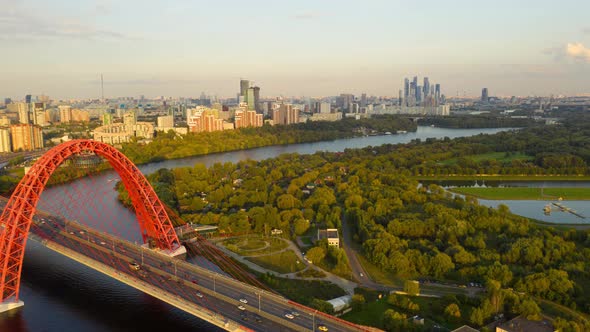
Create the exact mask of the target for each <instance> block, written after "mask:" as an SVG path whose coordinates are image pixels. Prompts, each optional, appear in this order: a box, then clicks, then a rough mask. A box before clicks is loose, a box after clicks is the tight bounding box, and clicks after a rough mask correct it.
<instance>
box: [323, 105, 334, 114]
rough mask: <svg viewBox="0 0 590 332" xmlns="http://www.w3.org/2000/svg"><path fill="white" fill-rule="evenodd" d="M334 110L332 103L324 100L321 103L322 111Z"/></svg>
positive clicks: (324, 112) (329, 111)
mask: <svg viewBox="0 0 590 332" xmlns="http://www.w3.org/2000/svg"><path fill="white" fill-rule="evenodd" d="M331 112H332V104H330V103H327V102H323V103H321V104H320V113H322V114H328V113H331Z"/></svg>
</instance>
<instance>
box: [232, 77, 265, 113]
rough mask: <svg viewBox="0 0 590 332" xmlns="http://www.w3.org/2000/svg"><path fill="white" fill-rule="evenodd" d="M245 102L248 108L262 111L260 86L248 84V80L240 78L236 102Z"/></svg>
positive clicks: (258, 111)
mask: <svg viewBox="0 0 590 332" xmlns="http://www.w3.org/2000/svg"><path fill="white" fill-rule="evenodd" d="M241 103H245V104H246V105H248V109H250V110H252V111H256V112H257V113H262V108H261V107H260V88H259V87H257V86H250V81H248V80H243V79H242V80H240V95H239V96H238V104H241Z"/></svg>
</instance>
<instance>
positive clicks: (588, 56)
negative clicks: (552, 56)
mask: <svg viewBox="0 0 590 332" xmlns="http://www.w3.org/2000/svg"><path fill="white" fill-rule="evenodd" d="M565 52H566V54H567V55H568V56H569V57H571V58H574V59H576V60H580V61H584V62H588V63H590V48H586V46H584V45H583V44H582V43H568V44H567V46H566V49H565Z"/></svg>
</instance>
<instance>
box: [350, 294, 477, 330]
mask: <svg viewBox="0 0 590 332" xmlns="http://www.w3.org/2000/svg"><path fill="white" fill-rule="evenodd" d="M410 298H411V301H412V302H414V303H417V304H418V305H419V306H420V311H419V312H417V313H410V312H407V311H404V310H402V309H400V308H397V307H395V306H392V305H391V304H389V303H387V297H385V298H383V299H381V300H378V301H369V302H367V303H366V304H365V305H364V306H363V307H362V309H360V310H352V311H350V312H348V313H346V314H344V315H342V316H341V317H340V318H342V319H344V320H347V321H349V322H353V323H356V324H360V325H367V326H373V327H377V328H381V329H382V328H383V313H385V311H386V310H387V309H393V310H395V311H397V312H401V313H405V314H406V316H407V317H408V318H409V317H412V316H414V315H419V316H421V317H424V318H425V326H427V327H432V326H434V325H435V324H438V325H442V326H444V327H446V328H447V329H449V330H453V329H455V328H458V327H460V326H462V325H464V324H467V317H469V313H470V312H471V310H472V307H469V306H466V305H460V309H461V315H462V319H461V320H460V321H457V322H448V319H447V318H446V317H445V316H444V314H443V313H442V312H444V304H443V300H442V299H440V298H431V297H414V296H412V297H410Z"/></svg>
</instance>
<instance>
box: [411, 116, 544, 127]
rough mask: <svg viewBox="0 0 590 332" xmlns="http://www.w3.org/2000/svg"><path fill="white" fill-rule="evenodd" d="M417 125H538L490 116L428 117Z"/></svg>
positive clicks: (528, 119)
mask: <svg viewBox="0 0 590 332" xmlns="http://www.w3.org/2000/svg"><path fill="white" fill-rule="evenodd" d="M418 124H419V125H421V126H436V127H443V128H507V127H513V128H523V127H531V126H535V125H538V123H537V122H536V121H535V120H534V119H531V118H511V117H506V116H496V115H492V114H484V115H470V114H465V115H453V116H435V117H431V116H428V117H425V118H421V119H419V120H418Z"/></svg>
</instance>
